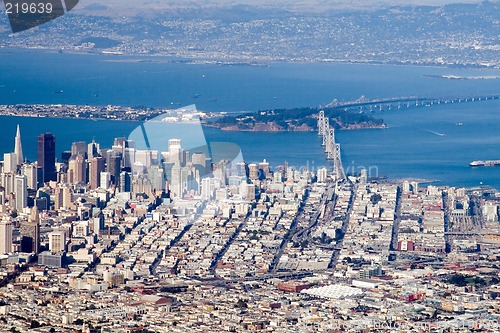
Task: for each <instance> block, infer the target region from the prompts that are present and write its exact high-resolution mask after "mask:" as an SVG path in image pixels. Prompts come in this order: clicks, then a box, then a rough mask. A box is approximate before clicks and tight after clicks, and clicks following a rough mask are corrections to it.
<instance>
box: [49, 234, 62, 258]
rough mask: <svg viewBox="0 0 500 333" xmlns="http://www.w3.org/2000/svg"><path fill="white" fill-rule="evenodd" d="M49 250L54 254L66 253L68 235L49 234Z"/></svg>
mask: <svg viewBox="0 0 500 333" xmlns="http://www.w3.org/2000/svg"><path fill="white" fill-rule="evenodd" d="M49 250H50V251H51V252H53V253H61V252H64V251H66V233H65V232H64V231H53V232H51V233H50V234H49Z"/></svg>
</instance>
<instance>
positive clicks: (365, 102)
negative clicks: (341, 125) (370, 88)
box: [323, 95, 500, 112]
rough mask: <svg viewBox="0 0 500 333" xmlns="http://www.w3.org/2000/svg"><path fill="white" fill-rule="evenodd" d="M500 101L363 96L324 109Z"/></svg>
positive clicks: (383, 108)
mask: <svg viewBox="0 0 500 333" xmlns="http://www.w3.org/2000/svg"><path fill="white" fill-rule="evenodd" d="M492 100H500V95H483V96H471V97H415V96H410V97H394V98H383V99H368V98H366V97H365V96H361V97H360V98H358V99H357V100H354V101H348V102H341V101H339V100H337V99H334V100H333V101H332V102H330V103H328V104H327V105H324V106H323V108H332V109H339V110H345V111H354V110H356V111H361V112H371V111H386V110H392V109H403V108H414V107H428V106H433V105H444V104H454V103H470V102H480V101H492Z"/></svg>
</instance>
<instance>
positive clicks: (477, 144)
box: [0, 50, 500, 188]
mask: <svg viewBox="0 0 500 333" xmlns="http://www.w3.org/2000/svg"><path fill="white" fill-rule="evenodd" d="M170 60H171V59H164V58H158V59H156V58H140V57H117V56H103V55H72V54H61V53H49V52H41V51H24V50H19V51H12V50H10V51H5V50H3V51H1V52H0V73H1V75H0V104H17V103H19V104H34V103H40V104H42V103H64V104H90V105H107V104H113V105H127V106H151V107H161V108H174V107H175V108H176V107H179V106H182V105H188V104H193V103H195V104H196V105H197V107H198V109H200V110H204V111H226V112H237V111H243V110H249V111H255V110H261V109H272V108H290V107H298V106H318V105H321V104H326V103H328V102H330V101H331V100H332V99H334V98H336V99H338V100H345V101H347V100H354V99H357V98H359V97H360V96H361V95H365V96H366V97H368V98H384V97H397V96H420V97H447V96H457V97H458V96H461V97H468V96H475V95H488V94H498V93H499V89H498V86H499V85H498V83H499V79H495V78H494V77H496V76H500V71H498V70H492V69H451V68H438V67H432V68H431V67H417V66H394V65H362V64H349V65H348V64H288V63H271V64H268V66H245V65H240V66H234V65H233V66H229V65H207V64H185V63H177V62H170ZM439 75H457V76H462V77H476V78H477V77H490V78H489V79H474V80H449V79H440V78H435V77H429V76H439ZM61 90H62V91H63V93H57V94H56V93H55V92H56V91H61ZM499 111H500V103H499V102H498V101H489V102H476V103H460V104H446V105H440V106H433V107H428V108H417V109H411V108H410V109H399V110H397V109H393V110H392V111H384V112H375V113H374V114H373V115H374V116H375V117H381V118H383V119H384V120H385V122H386V123H387V125H388V128H386V129H366V130H355V131H338V132H337V140H338V142H340V143H341V147H342V158H343V164H344V166H345V168H346V169H347V170H348V171H359V168H361V167H367V168H369V170H370V173H371V174H372V175H377V174H378V175H386V176H388V177H390V178H399V177H415V178H425V179H432V180H437V181H438V184H449V185H454V186H475V185H480V184H481V183H482V184H487V185H491V186H494V187H497V188H500V177H499V175H500V168H470V167H469V166H468V163H469V162H470V161H472V160H478V159H500V148H499V147H500V131H499V130H500V125H499V124H500V113H499ZM16 124H20V125H21V131H22V137H23V147H24V150H25V154H26V156H27V157H28V158H30V159H32V160H34V159H36V137H37V135H38V134H40V133H43V132H47V131H50V132H52V133H54V134H55V135H56V137H57V150H58V153H60V152H61V151H63V150H67V149H69V147H70V145H71V142H73V141H80V140H86V141H90V140H92V139H93V138H95V140H96V141H99V142H101V144H102V145H103V146H110V145H111V144H112V140H113V138H114V137H118V136H128V134H129V133H130V132H131V131H132V130H133V129H134V128H135V127H137V126H138V123H134V122H124V121H120V122H117V121H87V120H75V119H47V118H24V117H1V118H0V131H1V133H2V140H1V141H0V152H10V151H12V150H13V145H14V142H13V138H14V135H15V126H16ZM205 135H206V137H207V140H208V141H217V142H232V143H235V144H238V145H239V146H240V147H241V148H242V151H243V156H244V158H245V160H247V161H249V162H255V161H260V160H262V159H264V158H267V159H268V161H270V162H271V164H272V165H275V166H276V165H277V164H282V163H283V162H284V161H287V162H288V163H289V165H295V166H308V167H309V168H312V169H317V168H318V167H321V166H323V165H328V162H327V161H326V160H325V158H324V154H323V152H322V151H321V147H320V139H319V138H318V137H317V135H316V134H315V133H290V132H288V133H257V132H222V131H219V130H216V129H212V128H205ZM166 139H167V138H166ZM165 142H166V140H165Z"/></svg>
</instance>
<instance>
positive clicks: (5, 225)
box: [0, 220, 12, 254]
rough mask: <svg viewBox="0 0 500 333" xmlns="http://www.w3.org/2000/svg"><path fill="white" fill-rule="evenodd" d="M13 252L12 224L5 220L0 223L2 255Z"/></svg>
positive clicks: (0, 248)
mask: <svg viewBox="0 0 500 333" xmlns="http://www.w3.org/2000/svg"><path fill="white" fill-rule="evenodd" d="M9 252H12V222H11V221H10V220H3V221H1V222H0V254H6V253H9Z"/></svg>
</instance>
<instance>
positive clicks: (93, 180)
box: [89, 156, 106, 189]
mask: <svg viewBox="0 0 500 333" xmlns="http://www.w3.org/2000/svg"><path fill="white" fill-rule="evenodd" d="M89 168H90V170H89V178H90V188H91V189H96V188H98V187H99V185H100V183H101V172H103V171H104V170H105V169H106V159H105V158H104V157H100V156H97V157H94V158H92V159H91V160H90V166H89Z"/></svg>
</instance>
